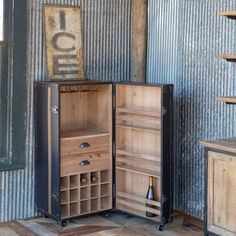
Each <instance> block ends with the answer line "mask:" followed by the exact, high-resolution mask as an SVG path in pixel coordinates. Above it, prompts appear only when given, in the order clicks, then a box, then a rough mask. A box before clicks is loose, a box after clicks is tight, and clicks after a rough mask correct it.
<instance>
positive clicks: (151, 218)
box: [116, 203, 160, 222]
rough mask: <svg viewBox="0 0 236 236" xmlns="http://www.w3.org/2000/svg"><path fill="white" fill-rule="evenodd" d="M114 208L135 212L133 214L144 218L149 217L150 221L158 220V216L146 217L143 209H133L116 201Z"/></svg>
mask: <svg viewBox="0 0 236 236" xmlns="http://www.w3.org/2000/svg"><path fill="white" fill-rule="evenodd" d="M116 208H117V209H119V210H121V211H123V212H128V213H129V214H130V213H132V214H135V215H138V216H141V217H143V218H146V219H149V220H152V221H155V222H160V216H155V217H147V216H146V214H145V212H143V211H139V210H137V209H133V208H131V207H130V206H124V205H122V204H119V203H117V204H116Z"/></svg>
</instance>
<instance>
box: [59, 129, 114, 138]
mask: <svg viewBox="0 0 236 236" xmlns="http://www.w3.org/2000/svg"><path fill="white" fill-rule="evenodd" d="M107 135H110V133H109V132H104V131H101V130H95V129H80V130H73V131H62V132H61V139H66V140H67V139H76V138H80V137H83V138H92V137H102V136H107Z"/></svg>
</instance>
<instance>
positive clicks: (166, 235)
mask: <svg viewBox="0 0 236 236" xmlns="http://www.w3.org/2000/svg"><path fill="white" fill-rule="evenodd" d="M36 235H37V236H57V235H63V236H80V235H84V236H120V235H121V236H182V235H183V236H191V235H192V236H202V235H203V232H202V230H201V228H199V227H196V226H194V225H193V224H191V222H190V223H184V221H183V218H182V217H180V216H178V217H176V219H175V220H174V222H173V223H172V224H168V225H166V226H165V229H164V230H163V231H162V232H160V231H158V230H157V229H156V225H155V224H153V223H152V222H151V221H147V220H146V219H142V218H138V217H130V218H128V219H127V218H124V217H123V216H122V215H121V214H119V213H114V214H113V213H112V214H111V215H110V216H109V217H104V216H102V215H96V216H90V217H84V218H80V219H76V220H73V221H71V222H70V223H69V224H68V226H67V227H65V228H62V227H60V225H59V224H57V223H56V222H55V221H54V220H51V219H45V218H35V219H30V220H19V221H13V222H9V223H4V224H0V236H36Z"/></svg>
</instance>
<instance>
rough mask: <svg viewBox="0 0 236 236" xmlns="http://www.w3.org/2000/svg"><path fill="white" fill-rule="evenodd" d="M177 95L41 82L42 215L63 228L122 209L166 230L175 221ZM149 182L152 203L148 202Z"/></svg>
mask: <svg viewBox="0 0 236 236" xmlns="http://www.w3.org/2000/svg"><path fill="white" fill-rule="evenodd" d="M172 91H173V86H172V85H164V84H155V85H149V84H133V83H111V82H96V81H70V82H37V83H36V84H35V109H36V111H35V123H36V205H37V209H38V211H39V212H41V213H42V214H44V215H45V216H48V217H52V218H54V219H56V220H57V221H59V222H61V224H62V225H63V226H65V225H66V221H67V220H69V219H71V218H74V217H78V216H83V215H88V214H95V213H99V212H104V211H105V212H106V211H109V210H114V209H117V210H120V211H122V212H125V213H127V214H134V215H138V216H141V217H146V218H149V219H151V220H153V221H156V222H157V223H158V226H159V229H160V230H162V228H163V225H164V224H165V223H168V222H170V221H172V136H173V135H172V100H173V98H172V96H173V95H172V94H173V92H172ZM150 177H152V178H153V189H154V192H155V196H154V197H155V198H154V200H147V199H146V193H147V190H148V187H149V178H150ZM146 212H151V213H153V214H154V217H147V216H146Z"/></svg>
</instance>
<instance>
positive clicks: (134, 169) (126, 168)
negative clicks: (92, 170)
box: [116, 162, 160, 178]
mask: <svg viewBox="0 0 236 236" xmlns="http://www.w3.org/2000/svg"><path fill="white" fill-rule="evenodd" d="M116 169H118V170H124V171H128V172H134V173H138V174H141V175H147V176H153V177H156V178H160V173H159V172H158V171H151V170H147V169H143V168H139V167H135V166H130V165H127V164H124V163H119V162H117V165H116Z"/></svg>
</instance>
